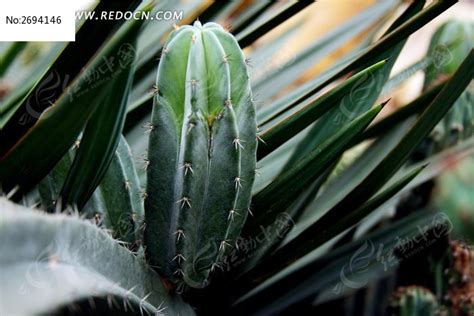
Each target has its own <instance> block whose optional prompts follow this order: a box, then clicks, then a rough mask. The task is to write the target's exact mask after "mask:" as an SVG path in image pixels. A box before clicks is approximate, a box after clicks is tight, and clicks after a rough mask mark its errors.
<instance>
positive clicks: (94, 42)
mask: <svg viewBox="0 0 474 316" xmlns="http://www.w3.org/2000/svg"><path fill="white" fill-rule="evenodd" d="M139 3H140V1H139V0H132V1H126V2H124V1H120V2H109V1H107V2H105V1H103V2H99V3H98V5H97V6H96V8H95V9H94V11H96V13H97V14H98V15H100V13H101V12H104V11H107V12H108V11H130V10H133V9H135V8H136V7H137V6H138V4H139ZM122 23H123V20H119V19H111V20H107V21H99V20H94V19H90V20H87V21H86V22H85V23H84V24H83V25H82V26H81V28H80V29H79V31H78V32H77V34H76V41H74V42H70V43H69V44H68V45H67V46H66V48H65V49H64V51H63V52H62V53H61V55H59V56H58V58H56V60H55V61H54V63H53V65H51V67H49V69H48V70H47V71H46V72H45V73H44V74H43V76H42V77H41V79H40V80H39V81H38V82H36V84H35V86H34V87H33V88H32V89H31V90H30V91H29V93H28V95H27V96H25V97H24V98H23V99H22V101H21V102H20V103H18V104H17V105H15V109H14V110H13V111H14V114H13V115H12V117H11V118H10V119H9V120H8V122H7V124H6V125H5V126H4V127H3V129H2V130H0V138H1V139H2V142H1V143H0V156H4V155H5V154H6V153H7V152H8V151H9V150H11V148H12V147H13V146H14V145H15V144H16V143H17V142H18V141H19V140H20V139H21V138H22V137H24V136H25V134H26V133H28V131H29V130H30V129H31V127H33V126H34V125H35V123H36V122H37V120H38V119H39V116H40V115H41V114H42V113H43V112H44V111H45V110H46V109H47V108H48V107H49V106H50V105H51V103H53V102H56V101H57V100H59V99H60V98H61V96H62V95H63V92H64V88H65V86H70V84H71V83H72V81H71V80H75V79H76V78H77V77H78V75H79V74H80V72H81V70H82V69H83V68H84V67H85V66H86V65H87V63H88V62H90V60H91V58H93V57H94V56H95V54H96V52H97V51H98V50H99V48H100V47H101V46H102V44H103V43H104V41H105V40H106V39H107V37H109V36H110V34H112V32H113V31H114V30H115V28H116V27H118V26H119V25H121V24H122ZM90 34H94V36H93V37H91V36H90ZM77 52H81V53H80V54H78V53H77ZM96 57H97V56H96ZM98 57H99V58H100V57H102V56H98ZM96 59H97V58H96ZM51 78H53V79H54V81H53V82H52V83H51V84H48V81H52V79H51ZM45 84H46V86H45ZM44 89H47V93H48V95H49V96H50V97H49V98H47V100H46V101H45V100H44V97H41V94H42V93H44Z"/></svg>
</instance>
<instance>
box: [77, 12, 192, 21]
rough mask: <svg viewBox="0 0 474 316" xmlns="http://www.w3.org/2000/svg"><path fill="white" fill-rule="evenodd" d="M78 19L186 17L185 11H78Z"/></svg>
mask: <svg viewBox="0 0 474 316" xmlns="http://www.w3.org/2000/svg"><path fill="white" fill-rule="evenodd" d="M75 17H76V20H82V19H85V20H97V21H108V20H157V21H178V20H182V19H183V17H184V12H183V11H156V12H148V11H125V12H122V11H102V12H95V11H77V12H76V14H75Z"/></svg>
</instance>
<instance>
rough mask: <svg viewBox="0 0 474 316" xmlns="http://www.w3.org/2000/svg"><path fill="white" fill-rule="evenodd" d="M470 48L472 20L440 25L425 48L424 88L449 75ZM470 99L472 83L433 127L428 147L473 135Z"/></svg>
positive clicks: (473, 110) (473, 99)
mask: <svg viewBox="0 0 474 316" xmlns="http://www.w3.org/2000/svg"><path fill="white" fill-rule="evenodd" d="M473 47H474V23H472V22H462V21H448V22H446V23H444V24H443V25H441V26H440V27H439V28H438V29H437V30H436V32H435V33H434V35H433V37H432V39H431V42H430V46H429V48H428V53H427V55H428V58H429V59H430V63H429V66H428V67H427V69H426V72H425V82H424V87H423V88H424V90H426V89H428V88H430V87H431V86H433V85H434V84H436V83H437V82H439V81H440V80H443V79H444V78H446V77H448V76H451V75H452V74H453V73H454V72H455V71H456V69H457V68H458V67H459V65H460V64H461V62H462V61H463V59H464V58H465V57H466V56H467V55H468V54H469V51H470V50H471V49H472V48H473ZM473 102H474V85H472V83H471V84H470V85H469V86H468V87H467V88H466V90H465V91H464V93H463V94H461V96H460V97H459V99H458V100H457V101H456V103H455V104H454V106H453V107H452V109H451V110H450V111H449V112H448V114H447V115H446V116H445V117H444V118H443V120H442V121H441V122H439V123H438V125H437V126H436V127H435V129H434V130H433V132H432V134H431V142H432V144H431V146H433V148H432V150H434V151H439V150H442V149H443V148H446V147H448V146H451V145H453V144H455V143H457V142H458V141H459V140H461V139H466V138H468V137H470V136H472V135H474V108H473V106H472V105H473ZM431 146H430V147H431Z"/></svg>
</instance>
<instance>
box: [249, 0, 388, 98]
mask: <svg viewBox="0 0 474 316" xmlns="http://www.w3.org/2000/svg"><path fill="white" fill-rule="evenodd" d="M394 4H396V1H382V2H379V3H377V4H375V5H373V6H370V7H369V8H368V9H366V10H364V11H363V12H361V13H359V14H357V15H356V16H355V17H353V18H352V19H350V20H348V21H347V22H345V23H344V24H342V25H341V26H339V27H337V28H336V29H334V30H332V31H331V32H329V33H328V34H327V35H325V36H324V37H323V38H321V39H319V40H317V41H315V42H314V43H312V44H310V45H309V46H308V47H307V48H305V49H304V50H303V51H302V52H301V53H299V54H297V55H296V56H294V57H292V58H290V60H289V61H287V62H286V63H285V64H283V65H279V67H277V68H276V69H274V70H273V71H272V70H270V71H269V73H264V75H263V76H261V77H260V78H258V81H257V82H255V83H254V84H253V88H254V91H255V94H257V95H258V96H259V98H261V99H263V100H267V99H269V98H271V97H273V96H274V95H275V94H277V93H279V92H281V91H282V90H283V89H284V88H285V87H286V86H288V85H289V84H291V83H292V82H293V81H295V80H296V79H298V78H299V77H301V75H302V74H303V73H304V72H305V71H306V70H307V69H309V68H310V67H311V66H312V65H314V64H316V63H317V62H318V61H319V60H320V59H321V58H323V57H324V56H326V55H328V54H329V53H331V52H333V51H334V50H336V49H337V48H339V47H340V46H342V45H343V44H344V43H346V42H347V41H348V40H350V39H351V38H353V37H354V36H356V35H357V34H359V33H360V32H362V31H363V30H365V29H367V28H369V27H370V26H371V25H373V24H374V23H375V22H376V21H377V20H378V19H380V18H381V17H382V16H383V15H384V14H386V13H387V11H388V10H390V9H393V7H394ZM380 59H383V58H380ZM380 59H379V60H380ZM374 63H375V61H374Z"/></svg>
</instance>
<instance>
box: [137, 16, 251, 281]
mask: <svg viewBox="0 0 474 316" xmlns="http://www.w3.org/2000/svg"><path fill="white" fill-rule="evenodd" d="M154 101H155V102H154V108H153V115H152V122H151V124H150V129H151V130H150V140H149V152H148V160H149V165H148V169H147V194H146V200H145V209H146V212H145V213H146V214H145V217H146V222H147V225H146V228H145V243H146V247H147V255H148V258H149V260H150V262H151V264H152V265H154V266H157V267H158V269H159V271H160V272H161V273H162V274H163V275H164V276H165V277H167V278H168V279H170V280H172V281H174V282H178V281H179V280H184V282H186V283H187V284H188V285H190V286H192V287H202V286H205V285H206V283H207V281H208V277H209V273H210V271H211V270H212V269H214V268H216V267H219V266H220V265H219V262H220V261H221V260H222V258H223V256H225V254H226V252H227V251H228V250H230V248H231V247H232V245H233V243H234V242H235V239H236V237H237V236H238V234H239V233H240V230H241V228H242V225H243V223H244V221H245V219H246V216H247V212H248V207H249V203H250V195H251V188H252V184H253V180H254V175H255V164H256V146H257V141H256V120H255V107H254V104H253V102H252V95H251V90H250V84H249V78H248V72H247V68H246V64H245V59H244V55H243V53H242V51H241V50H240V48H239V46H238V43H237V41H236V40H235V38H234V37H233V36H232V35H231V34H229V33H228V32H226V31H225V30H224V29H223V28H222V27H221V26H219V25H218V24H215V23H208V24H205V25H204V26H202V25H201V23H199V22H195V23H194V25H193V26H183V27H181V28H179V29H178V30H176V31H174V32H173V33H172V34H171V35H170V37H169V39H168V41H167V42H166V44H165V46H164V48H163V52H162V57H161V60H160V65H159V67H158V76H157V82H156V87H155V100H154Z"/></svg>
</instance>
